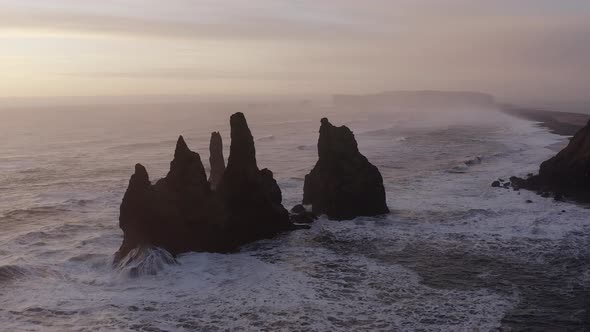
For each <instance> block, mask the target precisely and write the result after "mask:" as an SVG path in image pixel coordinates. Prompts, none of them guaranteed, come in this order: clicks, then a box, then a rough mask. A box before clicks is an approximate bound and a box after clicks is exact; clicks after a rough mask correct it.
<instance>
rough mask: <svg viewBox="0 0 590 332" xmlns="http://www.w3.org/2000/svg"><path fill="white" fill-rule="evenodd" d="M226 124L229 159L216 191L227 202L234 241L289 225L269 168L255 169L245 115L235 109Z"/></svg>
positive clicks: (252, 144)
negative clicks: (228, 130) (229, 143)
mask: <svg viewBox="0 0 590 332" xmlns="http://www.w3.org/2000/svg"><path fill="white" fill-rule="evenodd" d="M230 124H231V146H230V153H229V159H228V162H227V168H226V169H225V173H224V174H223V178H222V180H221V183H220V184H219V187H218V189H217V191H218V192H219V194H220V195H221V198H222V200H223V202H224V203H225V204H226V206H227V211H228V218H227V221H228V224H229V227H230V229H231V230H232V232H235V234H236V237H237V243H236V244H242V243H246V242H250V241H255V240H258V239H261V238H266V237H270V236H273V235H275V234H277V233H278V232H281V231H285V230H289V229H292V228H293V227H292V223H291V222H290V221H289V212H288V211H287V210H286V209H285V208H284V207H283V205H282V204H281V202H282V196H281V190H280V188H279V186H278V185H277V183H276V181H275V180H274V178H273V174H272V172H271V171H269V170H267V169H263V170H259V169H258V166H257V164H256V151H255V149H254V139H253V137H252V134H251V133H250V129H249V128H248V124H247V123H246V118H245V117H244V115H243V114H242V113H235V114H233V115H232V116H231V118H230Z"/></svg>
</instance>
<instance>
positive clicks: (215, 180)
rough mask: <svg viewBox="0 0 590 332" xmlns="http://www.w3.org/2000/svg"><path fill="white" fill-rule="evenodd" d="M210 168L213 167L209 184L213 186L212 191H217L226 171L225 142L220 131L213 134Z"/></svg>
mask: <svg viewBox="0 0 590 332" xmlns="http://www.w3.org/2000/svg"><path fill="white" fill-rule="evenodd" d="M209 166H210V167H211V171H210V173H209V183H210V184H211V189H213V190H215V189H216V188H217V186H218V185H219V182H220V181H221V177H222V176H223V172H224V171H225V159H224V158H223V141H222V140H221V135H220V134H219V132H218V131H215V132H212V133H211V141H210V142H209Z"/></svg>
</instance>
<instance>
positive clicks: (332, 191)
mask: <svg viewBox="0 0 590 332" xmlns="http://www.w3.org/2000/svg"><path fill="white" fill-rule="evenodd" d="M318 155H319V160H318V162H317V163H316V165H315V167H314V168H313V169H312V171H311V172H310V173H309V174H307V175H306V176H305V183H304V188H303V204H305V205H307V204H311V205H312V212H313V213H314V214H317V215H319V214H327V215H328V218H330V219H337V220H345V219H352V218H355V217H358V216H376V215H381V214H385V213H389V209H388V208H387V204H386V201H385V188H384V187H383V178H382V177H381V173H379V170H378V169H377V167H375V166H374V165H373V164H371V163H370V162H369V161H368V160H367V158H366V157H365V156H363V155H362V154H361V153H360V152H359V150H358V146H357V142H356V140H355V138H354V134H353V133H352V131H350V129H348V128H347V127H346V126H341V127H335V126H333V125H332V124H331V123H330V122H329V121H328V119H326V118H323V119H322V121H321V126H320V138H319V141H318Z"/></svg>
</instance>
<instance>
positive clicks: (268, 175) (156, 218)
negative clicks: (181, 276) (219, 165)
mask: <svg viewBox="0 0 590 332" xmlns="http://www.w3.org/2000/svg"><path fill="white" fill-rule="evenodd" d="M230 124H231V138H232V141H231V149H230V155H229V161H228V165H227V168H226V169H225V172H224V174H223V177H222V179H221V182H220V183H219V185H218V187H217V190H216V191H213V190H211V187H210V184H209V182H208V181H207V177H206V174H205V169H204V167H203V164H202V162H201V158H200V156H199V154H198V153H195V152H193V151H191V150H190V149H189V148H188V146H187V145H186V143H185V141H184V139H183V137H182V136H180V137H179V138H178V142H177V144H176V151H175V153H174V159H173V160H172V162H171V163H170V171H169V172H168V174H167V175H166V177H165V178H163V179H160V180H159V181H157V182H156V184H152V183H151V182H150V180H149V177H148V173H147V171H146V169H145V168H144V167H143V166H142V165H140V164H137V165H136V166H135V173H134V174H133V175H132V176H131V179H130V180H129V186H128V188H127V191H126V192H125V196H124V197H123V202H122V203H121V210H120V217H119V226H120V227H121V229H122V230H123V233H124V239H123V243H122V245H121V247H120V249H119V251H118V252H117V253H116V255H115V262H119V261H120V260H121V259H122V258H124V257H125V256H126V255H127V254H128V253H129V252H131V251H132V250H133V249H136V248H141V247H160V248H163V249H166V250H167V251H169V252H170V253H171V254H173V255H176V254H179V253H183V252H188V251H210V252H229V251H234V250H236V249H237V248H238V247H239V246H240V245H243V244H245V243H248V242H251V241H256V240H259V239H263V238H267V237H271V236H274V235H276V234H277V233H279V232H282V231H286V230H290V229H294V228H295V227H294V226H293V224H292V223H291V222H290V221H289V213H288V212H287V210H286V209H285V208H284V207H283V205H282V204H281V200H282V198H281V191H280V188H279V187H278V185H277V183H276V181H275V180H274V179H273V174H272V172H271V171H269V170H266V169H265V170H262V171H261V170H259V169H258V166H257V164H256V156H255V153H256V152H255V149H254V140H253V138H252V135H251V133H250V129H249V128H248V125H247V123H246V119H245V117H244V115H243V114H241V113H236V114H234V115H232V116H231V121H230Z"/></svg>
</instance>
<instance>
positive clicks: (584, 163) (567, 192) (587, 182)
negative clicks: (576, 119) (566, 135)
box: [510, 121, 590, 202]
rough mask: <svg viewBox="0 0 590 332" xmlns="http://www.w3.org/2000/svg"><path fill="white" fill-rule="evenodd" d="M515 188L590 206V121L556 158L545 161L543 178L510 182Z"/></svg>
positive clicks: (540, 172) (535, 176)
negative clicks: (572, 200)
mask: <svg viewBox="0 0 590 332" xmlns="http://www.w3.org/2000/svg"><path fill="white" fill-rule="evenodd" d="M510 181H511V182H512V186H513V187H514V188H517V189H518V188H523V189H528V190H534V191H537V192H539V193H544V194H545V195H546V196H547V194H548V193H552V194H553V195H554V196H555V198H556V199H557V198H561V197H564V196H565V197H566V198H571V199H574V200H578V201H581V202H590V121H589V122H588V123H587V124H586V126H585V127H583V128H582V129H580V130H579V131H578V132H577V133H576V134H575V135H574V137H573V138H572V139H571V140H570V142H569V144H568V145H567V147H565V148H564V149H563V150H561V151H560V152H559V153H558V154H557V155H556V156H554V157H552V158H551V159H549V160H546V161H544V162H543V163H542V164H541V167H540V169H539V174H537V175H533V176H530V177H528V178H526V179H521V178H517V177H512V178H510Z"/></svg>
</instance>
